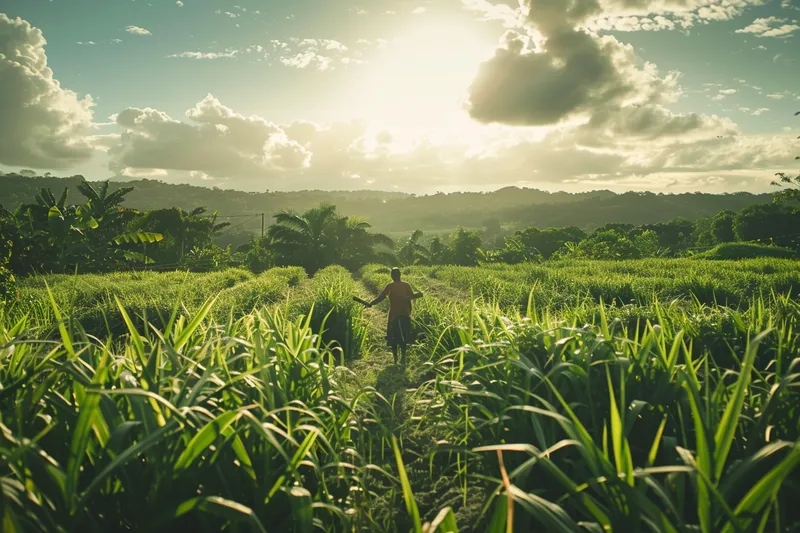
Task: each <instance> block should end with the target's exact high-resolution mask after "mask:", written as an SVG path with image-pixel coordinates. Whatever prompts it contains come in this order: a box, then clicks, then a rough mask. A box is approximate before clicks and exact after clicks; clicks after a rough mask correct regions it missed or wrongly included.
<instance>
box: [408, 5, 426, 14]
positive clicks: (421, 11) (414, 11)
mask: <svg viewBox="0 0 800 533" xmlns="http://www.w3.org/2000/svg"><path fill="white" fill-rule="evenodd" d="M425 11H427V9H425V8H424V7H422V6H420V7H418V8H415V9H414V10H413V11H411V14H412V15H422V14H423V13H425Z"/></svg>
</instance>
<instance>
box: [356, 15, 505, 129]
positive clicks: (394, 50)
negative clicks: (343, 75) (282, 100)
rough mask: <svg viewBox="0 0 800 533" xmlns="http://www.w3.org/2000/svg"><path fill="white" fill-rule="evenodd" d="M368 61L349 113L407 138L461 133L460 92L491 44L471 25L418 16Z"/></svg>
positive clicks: (466, 120) (463, 122)
mask: <svg viewBox="0 0 800 533" xmlns="http://www.w3.org/2000/svg"><path fill="white" fill-rule="evenodd" d="M415 18H418V19H419V21H418V22H416V23H415V24H413V25H409V26H407V27H405V28H403V29H400V30H399V31H398V32H397V34H396V36H395V37H393V38H389V39H387V42H386V44H385V46H384V47H383V49H379V50H375V52H374V53H373V54H371V56H370V57H369V58H368V64H367V65H366V68H365V69H364V72H365V74H364V76H363V77H361V78H360V79H358V80H356V83H355V85H356V88H355V92H354V94H351V97H352V99H351V104H350V105H351V107H352V109H350V111H352V112H353V114H355V115H357V116H361V117H363V118H364V119H366V120H367V121H369V122H374V123H375V124H381V125H382V127H389V128H391V129H393V130H402V131H406V132H407V133H409V134H423V133H424V134H430V135H435V134H437V133H442V132H444V131H449V132H452V131H453V130H462V129H463V128H464V127H466V126H467V124H468V123H469V122H471V121H470V120H469V117H468V116H467V115H466V112H465V111H464V108H463V102H464V97H465V94H466V91H467V89H468V87H469V85H470V83H471V82H472V80H473V78H474V77H475V74H476V72H477V69H478V66H479V64H480V62H481V61H482V60H483V59H484V58H486V57H487V55H490V54H491V53H492V50H493V46H494V43H493V42H492V41H489V40H487V39H486V36H484V35H481V33H480V32H478V31H477V29H476V28H475V27H474V23H473V24H470V23H469V22H465V21H460V20H451V19H448V18H445V17H441V18H439V17H433V16H427V17H426V16H420V17H415Z"/></svg>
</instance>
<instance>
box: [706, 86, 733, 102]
mask: <svg viewBox="0 0 800 533" xmlns="http://www.w3.org/2000/svg"><path fill="white" fill-rule="evenodd" d="M737 92H738V91H737V90H736V89H720V90H719V92H718V93H717V95H716V96H714V97H713V98H712V100H714V101H715V102H719V101H720V100H724V99H725V98H727V97H728V96H730V95H732V94H736V93H737Z"/></svg>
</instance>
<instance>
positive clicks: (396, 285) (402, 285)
mask: <svg viewBox="0 0 800 533" xmlns="http://www.w3.org/2000/svg"><path fill="white" fill-rule="evenodd" d="M381 294H382V295H383V296H386V297H387V298H389V322H391V321H392V320H394V319H395V318H397V317H398V316H401V315H405V316H407V317H409V318H411V298H412V297H413V296H414V291H413V290H412V289H411V285H409V284H408V283H406V282H405V281H393V282H391V283H390V284H388V285H387V286H386V288H385V289H383V293H381Z"/></svg>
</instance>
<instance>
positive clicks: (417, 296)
mask: <svg viewBox="0 0 800 533" xmlns="http://www.w3.org/2000/svg"><path fill="white" fill-rule="evenodd" d="M409 287H410V288H411V299H412V300H416V299H417V298H422V293H421V292H414V288H413V287H411V285H409Z"/></svg>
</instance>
